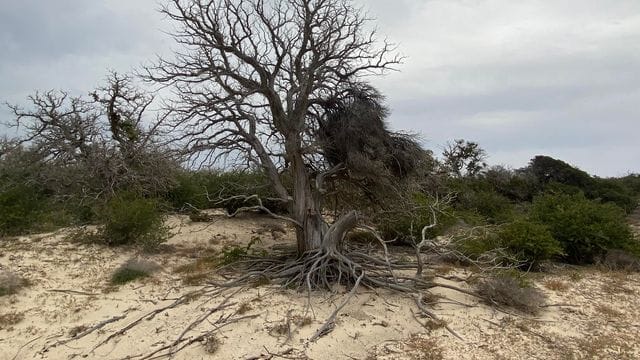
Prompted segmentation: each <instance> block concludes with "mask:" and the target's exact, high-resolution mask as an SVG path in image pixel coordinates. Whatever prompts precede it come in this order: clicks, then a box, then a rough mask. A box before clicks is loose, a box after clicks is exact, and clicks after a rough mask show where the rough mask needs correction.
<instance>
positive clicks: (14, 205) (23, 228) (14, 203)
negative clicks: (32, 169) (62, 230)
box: [0, 184, 46, 235]
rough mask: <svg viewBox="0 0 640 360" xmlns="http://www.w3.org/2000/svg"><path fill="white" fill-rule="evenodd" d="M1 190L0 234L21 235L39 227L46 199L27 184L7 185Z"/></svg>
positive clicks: (36, 189)
mask: <svg viewBox="0 0 640 360" xmlns="http://www.w3.org/2000/svg"><path fill="white" fill-rule="evenodd" d="M6 186H7V187H6V188H5V189H2V190H0V235H20V234H25V233H28V232H30V231H31V230H33V229H34V228H37V225H38V224H39V222H40V217H41V216H42V213H43V204H44V203H45V202H46V199H45V198H44V197H43V196H42V194H41V192H40V190H39V189H38V188H36V187H34V186H29V185H26V184H19V185H8V184H7V185H6Z"/></svg>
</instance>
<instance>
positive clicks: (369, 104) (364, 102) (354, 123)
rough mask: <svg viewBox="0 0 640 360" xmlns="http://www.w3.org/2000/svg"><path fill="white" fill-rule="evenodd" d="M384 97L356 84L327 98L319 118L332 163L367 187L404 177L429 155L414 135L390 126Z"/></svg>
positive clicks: (321, 137) (324, 146) (325, 151)
mask: <svg viewBox="0 0 640 360" xmlns="http://www.w3.org/2000/svg"><path fill="white" fill-rule="evenodd" d="M383 101H384V97H383V96H382V95H381V94H380V93H379V92H378V91H377V90H376V89H374V88H372V87H370V86H366V85H362V86H359V87H355V88H353V89H350V90H349V91H347V92H346V94H343V95H342V97H341V98H337V99H332V100H329V101H327V102H326V103H325V104H324V107H325V110H326V114H327V116H326V118H325V119H324V120H322V121H320V131H319V134H318V137H319V138H320V141H321V143H322V147H323V151H324V154H325V157H326V159H327V161H328V162H329V164H331V165H332V166H336V165H339V164H342V165H343V166H344V167H345V168H346V169H348V171H349V177H350V178H353V179H358V180H360V181H361V182H363V185H366V186H367V187H375V186H376V185H381V183H383V182H384V181H385V180H386V181H388V180H389V179H397V178H404V177H406V176H407V175H408V174H410V173H412V172H413V171H414V170H415V169H416V168H417V167H418V166H419V165H420V163H421V162H422V161H425V160H427V159H429V158H430V156H429V155H430V154H429V152H427V151H425V150H423V149H422V147H421V146H420V145H419V144H418V142H417V141H416V139H415V138H414V137H413V136H411V135H407V134H402V133H396V132H392V131H389V130H388V129H387V125H386V121H385V119H386V117H387V115H388V110H387V109H386V107H385V106H384V105H383V104H382V103H383Z"/></svg>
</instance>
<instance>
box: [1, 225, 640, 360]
mask: <svg viewBox="0 0 640 360" xmlns="http://www.w3.org/2000/svg"><path fill="white" fill-rule="evenodd" d="M170 224H171V225H172V226H173V227H174V230H173V231H174V232H175V233H176V235H175V236H173V237H172V238H171V240H170V241H169V245H170V246H171V247H170V250H169V251H165V252H162V253H159V254H154V255H145V254H140V253H137V252H136V251H135V250H134V249H122V248H120V249H112V248H105V247H102V246H98V245H84V244H77V243H71V242H69V241H68V240H66V238H65V231H60V232H58V233H54V234H44V235H37V236H29V237H21V238H18V239H13V240H8V241H2V242H0V270H9V271H12V272H14V273H17V274H20V275H22V276H23V277H25V278H27V279H29V281H30V282H31V286H29V287H28V288H25V289H23V290H22V291H21V292H19V293H18V294H16V295H11V296H4V297H0V319H20V318H22V320H21V321H19V322H17V323H15V324H12V322H15V321H5V322H2V321H1V320H0V359H70V358H82V357H85V358H90V359H94V358H95V359H124V358H128V357H130V358H140V356H139V355H144V354H148V353H150V352H152V351H153V350H154V349H158V348H161V347H162V346H165V345H168V344H170V343H171V342H172V341H173V340H175V339H176V338H178V337H179V336H180V334H181V333H182V332H183V330H184V329H185V327H186V326H188V324H190V323H191V322H192V321H193V320H195V319H197V318H198V317H199V316H201V315H202V314H204V313H207V312H208V311H210V310H211V309H214V308H216V307H217V306H219V305H220V303H221V302H222V301H223V300H224V296H218V297H208V296H201V297H196V296H194V298H193V299H192V301H190V302H189V303H187V304H183V305H180V306H177V307H175V308H173V309H169V310H166V311H162V312H160V313H158V314H157V315H155V316H154V317H153V318H152V319H149V320H142V321H141V322H140V324H139V325H138V326H136V327H134V328H132V329H131V330H129V331H127V332H125V333H124V334H123V335H122V336H118V337H116V338H114V339H113V340H111V341H109V342H108V343H106V344H105V345H103V346H100V347H98V348H97V349H95V350H94V349H93V348H94V347H95V345H96V344H98V343H100V342H101V341H103V340H105V339H106V338H107V336H109V335H110V334H112V333H113V332H115V331H118V330H119V329H122V328H123V327H125V326H126V325H128V324H129V323H131V322H132V321H134V320H136V319H138V318H139V317H141V316H142V315H144V314H146V313H148V312H150V311H153V310H154V309H158V308H160V307H162V306H166V305H169V304H171V303H172V302H173V301H174V299H176V298H178V297H179V296H180V295H182V294H184V293H186V292H189V291H194V290H197V289H198V288H199V286H197V285H191V286H189V285H185V284H184V277H185V274H184V273H179V272H176V269H178V268H179V267H180V266H181V265H185V264H193V263H194V262H196V261H198V259H202V258H204V257H206V256H211V255H213V254H219V253H220V251H221V250H222V248H223V247H224V246H233V245H238V244H240V245H242V244H247V243H249V242H250V241H251V239H252V238H255V237H259V238H260V239H261V242H260V243H259V244H257V245H256V246H257V247H258V248H263V249H266V250H268V249H270V248H272V247H274V246H281V245H287V244H291V243H292V241H293V240H292V234H291V229H286V230H287V233H286V234H284V235H282V234H281V233H280V232H279V231H276V232H272V231H271V230H272V229H274V228H281V227H282V224H279V223H278V222H277V221H275V220H272V219H266V218H264V217H260V216H257V215H256V216H244V217H240V218H236V219H226V218H223V217H218V218H216V221H215V222H214V223H211V224H195V223H191V222H190V221H189V220H188V218H186V217H184V216H172V217H171V219H170ZM265 225H266V226H265ZM136 257H138V258H144V259H147V260H151V261H154V262H156V263H158V264H160V265H161V270H160V271H158V272H156V273H155V274H154V275H153V276H152V277H150V278H147V279H143V280H139V281H136V282H133V283H129V284H126V285H123V286H119V287H113V286H111V285H110V284H109V278H110V276H111V274H112V273H113V271H114V270H115V269H116V268H117V267H118V266H120V265H121V264H122V263H124V262H125V261H127V260H128V259H131V258H136ZM436 271H438V272H439V273H440V274H444V273H451V274H456V275H458V276H461V277H465V276H468V275H470V274H471V273H470V272H469V270H468V269H456V268H451V267H450V266H448V265H446V264H441V265H438V266H437V269H436ZM534 278H535V283H536V286H537V287H539V288H541V289H543V290H544V291H545V293H546V294H547V295H548V297H549V300H548V303H549V305H551V306H549V307H546V308H545V309H544V310H543V311H542V312H541V314H540V315H539V316H536V317H532V316H530V315H523V314H517V313H515V312H512V311H511V310H507V311H501V310H496V309H493V308H491V307H489V306H487V305H485V304H482V303H481V302H480V301H479V300H478V299H475V298H473V297H470V296H467V295H463V294H459V293H455V292H453V291H451V290H437V291H436V292H438V293H440V294H441V295H443V296H445V297H446V298H448V299H450V300H453V301H449V300H440V301H439V302H438V303H436V304H434V305H433V308H434V309H435V312H436V313H437V314H438V315H439V316H440V317H442V318H443V319H444V320H446V322H447V323H448V324H449V326H450V327H451V328H453V329H454V330H455V331H456V332H457V333H458V334H460V336H461V337H462V338H463V339H464V341H461V340H459V339H457V338H455V337H454V336H452V335H451V334H450V333H449V332H447V331H446V330H444V329H443V328H442V327H441V326H438V324H436V323H433V322H429V321H427V320H426V319H416V318H415V317H414V315H413V312H412V311H413V310H415V305H414V304H413V300H412V299H410V298H406V297H403V296H399V295H395V294H390V293H387V292H378V293H375V292H373V291H367V290H361V291H359V292H358V294H357V296H356V297H355V298H354V299H352V301H351V302H350V303H349V304H348V305H347V306H346V307H345V308H344V309H343V311H342V312H341V313H340V315H339V316H338V320H337V322H336V328H335V330H334V331H333V332H331V333H330V334H328V335H327V336H325V337H322V338H320V339H319V340H318V341H317V342H315V343H308V339H309V338H310V337H311V336H312V335H313V334H314V333H315V331H316V330H317V329H318V328H319V327H320V326H321V325H322V323H323V322H324V320H325V319H326V318H327V317H328V315H329V314H330V313H331V312H332V311H333V310H334V309H335V307H336V306H337V305H338V304H340V303H341V301H342V299H343V294H340V293H338V294H333V295H331V294H312V296H311V305H312V306H311V307H309V306H307V294H300V293H296V292H293V291H289V290H283V289H280V288H277V287H274V286H271V285H262V286H258V285H256V286H254V287H251V288H244V289H237V291H238V293H237V294H236V295H235V296H234V297H233V298H232V299H231V300H230V301H229V304H230V305H229V307H227V308H224V309H222V310H220V311H216V312H214V313H213V314H212V315H211V316H210V317H209V318H208V320H207V321H204V322H203V323H202V324H201V325H199V326H198V327H196V328H194V329H193V331H191V332H190V333H189V334H188V337H193V336H196V335H198V334H201V333H204V332H207V331H211V330H212V329H215V328H217V327H218V326H220V325H221V324H223V323H224V321H223V320H224V319H225V317H227V316H231V317H232V318H234V317H235V318H239V317H251V318H245V319H243V320H240V321H238V322H236V323H232V324H229V325H226V326H224V327H222V328H220V329H219V330H218V331H216V332H215V335H214V336H212V337H207V339H205V340H203V341H198V342H195V343H193V344H191V345H190V346H188V347H186V348H185V349H184V350H182V351H181V352H179V353H178V354H177V355H176V357H175V358H177V359H268V358H274V359H275V358H293V359H304V358H309V359H439V358H444V359H523V358H527V359H596V358H597V359H636V358H640V340H639V336H638V335H639V334H640V310H639V309H638V304H640V276H639V275H638V274H627V273H622V272H607V271H603V270H598V269H596V268H574V267H558V268H557V269H555V270H553V271H552V272H551V273H541V274H535V275H534ZM452 284H455V285H456V286H460V287H469V285H467V284H464V283H457V282H452ZM234 291H235V290H234ZM418 320H419V321H421V322H422V324H421V323H419V322H418ZM101 324H102V325H103V326H101V327H100V329H97V330H96V331H93V332H91V333H90V334H88V335H86V336H83V337H82V338H80V339H78V340H73V341H68V342H66V341H67V340H68V339H70V338H72V337H73V336H74V335H77V334H82V333H83V332H86V331H88V330H89V329H91V328H92V327H95V326H97V325H98V326H99V325H101ZM423 325H426V327H425V326H423ZM274 354H280V355H282V357H278V356H275V355H274Z"/></svg>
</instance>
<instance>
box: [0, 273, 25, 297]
mask: <svg viewBox="0 0 640 360" xmlns="http://www.w3.org/2000/svg"><path fill="white" fill-rule="evenodd" d="M27 285H29V282H28V281H27V280H26V279H24V278H22V277H20V276H18V275H16V274H14V273H12V272H9V271H1V272H0V296H6V295H12V294H15V293H17V292H18V290H20V289H21V288H23V287H25V286H27Z"/></svg>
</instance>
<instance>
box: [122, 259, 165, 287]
mask: <svg viewBox="0 0 640 360" xmlns="http://www.w3.org/2000/svg"><path fill="white" fill-rule="evenodd" d="M158 269H160V266H159V265H158V264H156V263H154V262H152V261H147V260H135V259H132V260H129V261H127V262H126V263H124V264H122V265H121V266H120V267H119V268H118V269H117V270H116V271H115V272H114V273H113V275H112V276H111V284H113V285H123V284H126V283H128V282H131V281H135V280H138V279H142V278H145V277H148V276H150V275H151V274H152V273H153V272H155V271H157V270H158Z"/></svg>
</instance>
